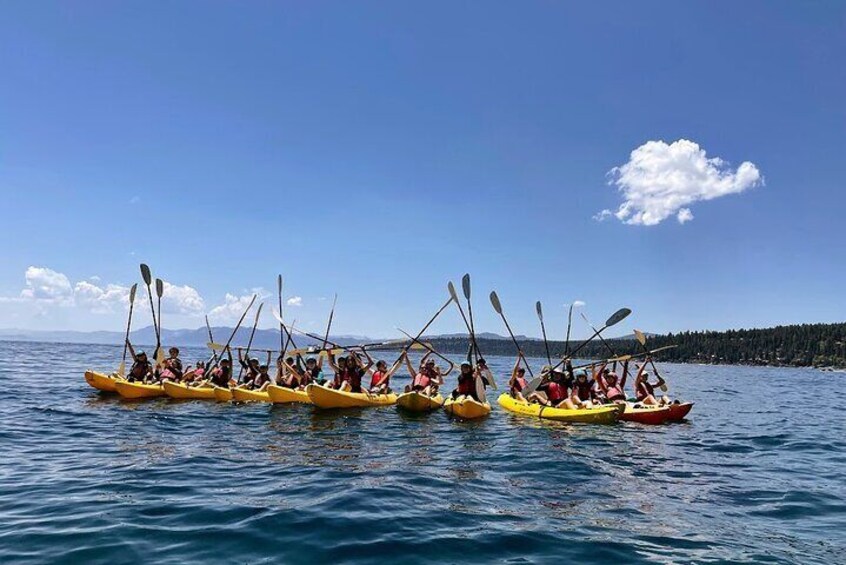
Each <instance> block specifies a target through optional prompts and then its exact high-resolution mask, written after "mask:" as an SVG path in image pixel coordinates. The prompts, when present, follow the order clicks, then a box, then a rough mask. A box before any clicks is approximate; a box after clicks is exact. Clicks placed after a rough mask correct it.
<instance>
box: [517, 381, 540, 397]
mask: <svg viewBox="0 0 846 565" xmlns="http://www.w3.org/2000/svg"><path fill="white" fill-rule="evenodd" d="M542 382H543V377H535V378H534V379H532V380H531V381H529V384H527V385H526V388H524V389H523V390H522V391H520V392H521V394H522V395H523V396H524V397H525V396H529V395H530V394H532V393H533V392H535V391H536V390H537V389H538V387H539V386H540V385H541V383H542Z"/></svg>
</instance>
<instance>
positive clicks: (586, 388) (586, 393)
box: [573, 379, 593, 400]
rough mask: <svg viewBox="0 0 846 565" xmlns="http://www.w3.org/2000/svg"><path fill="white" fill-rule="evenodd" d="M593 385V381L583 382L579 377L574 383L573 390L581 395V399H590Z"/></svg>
mask: <svg viewBox="0 0 846 565" xmlns="http://www.w3.org/2000/svg"><path fill="white" fill-rule="evenodd" d="M591 385H593V383H592V382H591V381H585V382H581V381H580V380H579V379H576V382H574V383H573V390H574V391H575V393H576V396H578V397H579V400H590V389H591Z"/></svg>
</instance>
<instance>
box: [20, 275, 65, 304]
mask: <svg viewBox="0 0 846 565" xmlns="http://www.w3.org/2000/svg"><path fill="white" fill-rule="evenodd" d="M24 278H25V279H26V288H25V289H23V290H22V291H21V298H22V299H24V300H45V301H50V302H56V303H71V302H72V301H73V287H71V283H70V280H68V278H67V277H66V276H65V275H64V274H62V273H59V272H56V271H54V270H53V269H48V268H47V267H29V268H27V270H26V273H25V274H24Z"/></svg>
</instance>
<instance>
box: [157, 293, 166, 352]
mask: <svg viewBox="0 0 846 565" xmlns="http://www.w3.org/2000/svg"><path fill="white" fill-rule="evenodd" d="M163 294H164V282H163V281H162V279H156V296H158V297H159V331H158V333H157V335H158V336H159V342H161V338H162V295H163ZM164 357H165V356H164V349H162V346H161V343H158V344H156V363H158V364H159V365H161V364H162V363H164Z"/></svg>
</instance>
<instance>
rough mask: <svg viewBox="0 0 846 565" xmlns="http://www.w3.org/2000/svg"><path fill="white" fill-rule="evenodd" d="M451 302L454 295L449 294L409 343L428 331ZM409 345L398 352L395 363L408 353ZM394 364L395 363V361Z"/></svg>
mask: <svg viewBox="0 0 846 565" xmlns="http://www.w3.org/2000/svg"><path fill="white" fill-rule="evenodd" d="M453 290H455V289H453ZM453 300H455V294H454V293H451V296H450V297H449V300H447V301H446V302H444V305H443V306H441V307H440V308H438V311H437V312H435V315H434V316H432V318H431V319H430V320H429V321H428V322H426V325H425V326H423V329H421V330H420V331H419V332H417V335H416V336H415V337H414V340H412V342H411V343H413V342H414V341H415V340H418V339H420V337H421V336H422V335H423V332H425V331H426V330H428V329H429V326H431V325H432V324H433V323H434V322H435V320H437V319H438V316H440V315H441V312H443V311H444V310H446V309H447V306H449V305H450V303H451V302H452V301H453ZM411 343H409V344H408V345H406V346H405V347H403V348H402V350H401V351H400V354H399V357H397V361H399V359H400V357H402V356H403V354H404V353H405V352H406V351H408V350H409V348H410V347H411ZM394 363H396V361H395V362H394Z"/></svg>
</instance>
